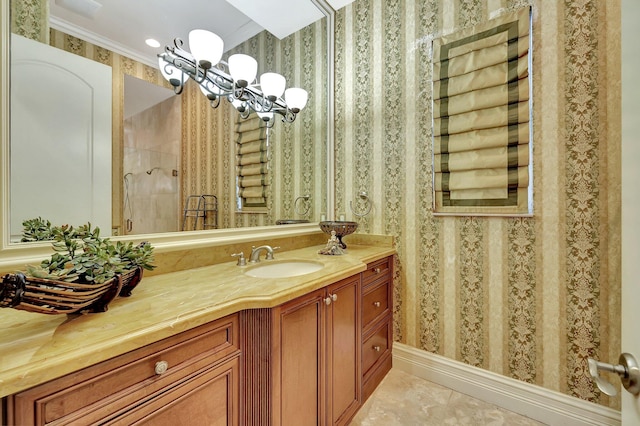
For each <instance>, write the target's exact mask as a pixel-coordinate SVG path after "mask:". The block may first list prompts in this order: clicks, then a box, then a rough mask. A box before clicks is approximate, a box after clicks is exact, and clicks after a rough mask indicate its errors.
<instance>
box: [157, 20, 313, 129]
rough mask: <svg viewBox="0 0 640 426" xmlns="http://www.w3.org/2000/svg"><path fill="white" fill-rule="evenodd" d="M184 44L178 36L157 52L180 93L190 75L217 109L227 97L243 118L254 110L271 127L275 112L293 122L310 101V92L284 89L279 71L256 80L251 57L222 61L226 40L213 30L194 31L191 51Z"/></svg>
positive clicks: (177, 91)
mask: <svg viewBox="0 0 640 426" xmlns="http://www.w3.org/2000/svg"><path fill="white" fill-rule="evenodd" d="M182 45H183V42H182V40H180V39H179V38H176V39H175V40H174V42H173V46H171V45H167V46H166V47H165V51H164V52H163V53H161V54H159V55H158V63H159V66H160V71H161V72H162V75H163V76H164V78H165V79H166V80H167V81H169V83H171V85H172V86H173V88H174V91H175V92H176V93H177V94H180V93H181V92H182V89H183V87H184V84H185V83H186V81H187V80H188V79H189V78H191V79H193V80H194V81H195V82H196V83H198V84H199V85H200V90H202V93H203V94H204V95H205V96H206V97H207V98H208V99H209V101H210V103H211V106H212V107H214V108H216V107H217V106H218V105H219V104H220V99H221V98H227V100H228V101H229V102H231V103H232V104H233V106H234V107H235V108H236V109H237V110H238V111H239V112H240V114H241V116H242V117H243V118H247V117H249V115H250V114H251V111H255V112H256V113H257V114H258V115H259V116H260V118H262V120H264V121H265V122H266V123H267V126H268V127H271V126H273V122H274V120H273V117H274V114H279V115H281V116H282V121H284V122H287V123H293V121H294V120H295V119H296V115H297V114H298V113H299V112H300V110H302V109H303V108H304V107H305V105H306V104H307V97H308V94H307V91H306V90H304V89H300V88H297V87H292V88H289V89H286V90H285V86H286V81H285V78H284V77H283V76H281V75H280V74H277V73H273V72H267V73H264V74H262V75H261V76H260V81H259V82H257V81H256V75H257V72H258V63H257V62H256V60H255V59H254V58H252V57H251V56H248V55H244V54H235V55H231V56H230V57H229V62H228V63H227V62H224V61H221V60H220V59H221V58H222V52H223V41H222V39H221V38H220V37H219V36H217V35H216V34H214V33H212V32H209V31H206V30H193V31H191V32H190V33H189V47H190V48H191V53H190V52H187V51H186V50H184V49H183V48H182ZM283 93H284V98H283V97H282V96H283Z"/></svg>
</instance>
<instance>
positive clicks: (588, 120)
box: [336, 0, 621, 407]
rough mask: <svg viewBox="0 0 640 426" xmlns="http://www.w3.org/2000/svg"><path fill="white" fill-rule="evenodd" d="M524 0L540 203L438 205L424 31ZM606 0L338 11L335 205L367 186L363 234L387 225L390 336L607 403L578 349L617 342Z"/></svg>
mask: <svg viewBox="0 0 640 426" xmlns="http://www.w3.org/2000/svg"><path fill="white" fill-rule="evenodd" d="M616 5H618V6H616ZM528 6H532V16H533V18H532V19H533V67H532V69H533V103H534V111H533V133H534V136H533V151H534V154H533V162H534V176H533V179H534V200H533V201H534V214H533V216H532V217H478V216H476V217H464V216H460V217H451V216H436V215H434V214H433V212H432V203H433V199H432V152H431V137H432V116H431V90H432V89H431V67H432V57H431V55H432V51H431V49H432V47H431V42H432V40H433V39H435V38H437V37H439V36H441V35H442V34H448V33H451V32H453V31H455V30H458V29H462V28H467V27H470V26H473V25H474V24H477V23H480V22H484V21H486V20H489V19H491V18H492V17H495V16H498V15H499V14H501V13H503V12H505V11H511V10H516V9H519V8H521V7H528ZM616 7H619V2H607V1H606V0H565V1H561V2H546V1H545V2H543V1H542V0H454V1H448V0H425V1H422V0H421V1H418V0H406V1H401V0H356V1H355V2H354V3H352V4H351V5H349V6H347V7H345V8H344V9H341V10H340V11H338V13H337V16H336V171H337V175H336V194H337V200H336V204H337V209H338V214H344V215H346V217H347V219H348V220H355V219H357V218H356V217H355V216H353V215H352V213H351V211H350V208H349V203H350V202H351V201H353V202H354V203H356V205H357V201H358V198H357V193H358V192H359V191H361V190H365V191H367V192H368V194H369V196H370V198H371V199H372V200H373V202H374V209H373V212H372V213H371V214H370V215H369V216H367V217H366V218H363V219H362V220H358V221H359V223H360V228H359V232H371V233H382V234H390V235H393V236H395V237H396V241H397V243H396V244H397V250H398V253H399V256H398V260H397V264H396V276H395V285H396V287H395V307H394V308H395V319H396V322H395V327H394V332H395V338H396V340H397V341H400V342H403V343H406V344H408V345H411V346H414V347H417V348H420V349H423V350H426V351H430V352H434V353H437V354H440V355H444V356H446V357H448V358H452V359H456V360H458V361H462V362H464V363H467V364H469V365H473V366H477V367H481V368H484V369H487V370H491V371H494V372H496V373H499V374H503V375H505V376H509V377H512V378H515V379H518V380H522V381H526V382H529V383H534V384H537V385H540V386H543V387H545V388H548V389H552V390H556V391H560V392H564V393H567V394H569V395H573V396H576V397H579V398H582V399H586V400H590V401H594V402H598V403H601V404H604V405H608V406H612V407H618V404H619V403H618V400H616V399H611V400H610V399H609V398H608V397H606V396H603V395H601V394H600V392H599V391H598V390H597V388H596V387H595V385H594V384H593V382H592V380H591V378H590V376H589V374H588V369H587V361H586V360H587V358H588V357H589V356H593V357H596V358H598V359H608V360H613V359H617V356H618V354H619V352H620V335H619V332H618V330H620V294H619V292H620V280H621V278H620V273H619V255H620V242H619V238H620V228H619V227H620V224H619V220H620V219H619V208H620V192H619V182H620V148H619V129H616V128H615V126H613V125H610V124H609V123H610V120H608V117H607V114H611V113H612V112H611V111H615V109H616V106H615V105H616V104H615V95H616V92H615V90H616V85H615V84H610V83H611V81H610V79H612V78H615V76H616V75H617V72H618V70H619V67H620V62H619V61H620V57H619V52H618V53H616V50H615V43H616V36H615V31H616V26H615V16H616ZM618 13H619V12H618ZM612 24H613V25H612ZM616 55H617V56H616ZM611 330H615V332H612V331H611Z"/></svg>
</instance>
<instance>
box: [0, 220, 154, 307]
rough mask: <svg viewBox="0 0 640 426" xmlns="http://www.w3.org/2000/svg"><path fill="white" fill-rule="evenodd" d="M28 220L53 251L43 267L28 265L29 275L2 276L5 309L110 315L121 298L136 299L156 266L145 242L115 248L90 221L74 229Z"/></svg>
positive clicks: (1, 300)
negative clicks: (138, 287)
mask: <svg viewBox="0 0 640 426" xmlns="http://www.w3.org/2000/svg"><path fill="white" fill-rule="evenodd" d="M25 222H28V225H29V226H30V228H29V229H30V230H31V231H30V235H31V236H32V237H33V238H42V239H37V241H42V240H52V247H53V250H54V253H53V254H52V255H51V257H50V258H49V259H45V260H43V261H42V262H41V263H40V264H39V265H35V266H33V265H28V266H27V267H26V271H25V272H24V273H18V274H8V275H6V276H5V277H3V279H2V282H0V307H7V306H8V307H15V308H16V309H24V310H29V311H33V312H40V313H72V312H77V311H81V312H101V311H105V310H106V309H107V305H108V303H109V302H110V301H111V300H113V298H115V297H116V296H118V295H120V296H130V295H131V290H133V288H134V287H135V286H136V285H137V284H138V283H139V282H140V280H141V279H142V270H143V269H148V270H151V269H153V268H154V267H155V266H154V265H153V248H152V247H151V245H150V244H148V243H146V242H145V243H141V244H137V245H134V244H133V243H131V242H120V241H119V242H117V243H115V244H114V243H112V242H111V241H110V240H109V239H108V238H102V237H100V229H99V228H97V227H96V228H94V229H92V228H91V224H90V223H88V224H86V225H82V226H80V227H78V228H74V227H73V226H70V225H62V226H52V225H51V224H50V222H48V221H45V220H43V219H42V218H37V219H34V220H32V221H30V222H29V221H25ZM25 229H26V228H25ZM45 236H46V238H45Z"/></svg>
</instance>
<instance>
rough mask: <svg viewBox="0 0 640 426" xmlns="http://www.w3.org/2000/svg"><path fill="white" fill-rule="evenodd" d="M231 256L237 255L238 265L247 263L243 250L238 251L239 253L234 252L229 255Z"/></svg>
mask: <svg viewBox="0 0 640 426" xmlns="http://www.w3.org/2000/svg"><path fill="white" fill-rule="evenodd" d="M231 257H237V258H238V263H237V265H238V266H246V265H247V260H246V259H245V258H244V252H242V251H241V252H240V253H234V254H232V255H231Z"/></svg>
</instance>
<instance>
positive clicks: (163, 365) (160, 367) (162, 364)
mask: <svg viewBox="0 0 640 426" xmlns="http://www.w3.org/2000/svg"><path fill="white" fill-rule="evenodd" d="M168 369H169V363H168V362H167V361H158V362H156V368H155V371H156V374H157V375H160V374H164V373H165V372H166V371H167V370H168Z"/></svg>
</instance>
